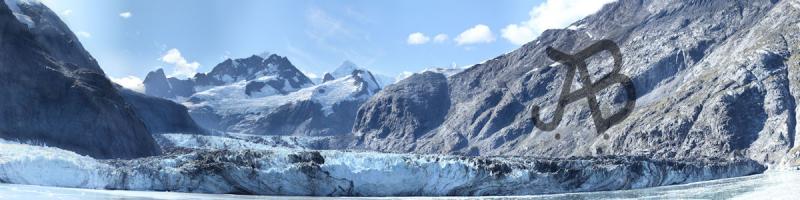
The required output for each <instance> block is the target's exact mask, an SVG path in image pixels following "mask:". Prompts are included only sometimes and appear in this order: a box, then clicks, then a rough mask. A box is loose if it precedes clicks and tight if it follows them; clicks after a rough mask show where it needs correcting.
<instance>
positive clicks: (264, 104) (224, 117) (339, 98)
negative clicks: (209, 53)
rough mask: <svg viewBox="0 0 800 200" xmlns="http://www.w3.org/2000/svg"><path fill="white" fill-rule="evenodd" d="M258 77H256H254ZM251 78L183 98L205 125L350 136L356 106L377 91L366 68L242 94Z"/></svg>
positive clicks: (268, 132) (235, 129)
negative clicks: (291, 88) (288, 88)
mask: <svg viewBox="0 0 800 200" xmlns="http://www.w3.org/2000/svg"><path fill="white" fill-rule="evenodd" d="M256 80H258V79H256ZM249 84H250V82H247V81H239V82H236V83H232V84H228V85H223V86H217V87H213V88H210V89H207V90H205V91H201V92H198V93H196V94H194V95H192V96H191V97H190V98H189V99H188V101H186V102H185V103H184V105H186V106H187V107H188V108H189V109H190V113H191V114H192V116H193V117H194V118H195V120H197V121H199V122H200V123H201V124H203V125H204V126H206V127H207V128H210V129H214V130H219V131H225V132H235V133H247V134H260V135H306V136H319V135H349V133H350V130H351V128H352V125H353V120H354V119H355V114H356V113H355V112H356V110H358V107H359V106H360V105H361V103H363V102H364V101H366V100H367V99H368V98H369V97H371V96H372V95H374V94H375V93H377V92H378V91H379V90H380V87H379V85H377V83H376V82H375V81H374V79H373V78H372V76H371V75H370V74H369V73H368V72H364V71H360V70H356V71H354V72H352V73H351V74H350V75H347V76H344V77H342V78H338V79H335V80H331V81H328V82H325V83H322V84H319V85H315V86H311V87H306V88H302V89H299V90H297V91H295V92H291V93H288V94H281V93H277V92H274V91H264V90H262V91H260V92H258V93H250V94H249V95H248V94H247V88H248V87H247V85H249Z"/></svg>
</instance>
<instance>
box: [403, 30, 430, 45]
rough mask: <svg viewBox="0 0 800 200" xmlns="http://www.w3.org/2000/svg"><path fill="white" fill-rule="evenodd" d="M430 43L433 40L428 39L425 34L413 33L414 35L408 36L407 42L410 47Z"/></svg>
mask: <svg viewBox="0 0 800 200" xmlns="http://www.w3.org/2000/svg"><path fill="white" fill-rule="evenodd" d="M428 41H431V38H430V37H428V36H425V34H422V33H420V32H416V33H412V34H410V35H408V39H407V40H406V42H408V44H410V45H420V44H425V43H428Z"/></svg>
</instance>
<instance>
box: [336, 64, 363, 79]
mask: <svg viewBox="0 0 800 200" xmlns="http://www.w3.org/2000/svg"><path fill="white" fill-rule="evenodd" d="M355 70H364V69H362V68H360V67H358V65H356V64H355V63H353V62H351V61H349V60H345V61H344V62H342V64H341V65H339V67H337V68H336V69H335V70H333V72H331V75H333V77H335V78H342V77H346V76H349V75H351V74H353V71H355Z"/></svg>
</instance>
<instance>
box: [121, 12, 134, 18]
mask: <svg viewBox="0 0 800 200" xmlns="http://www.w3.org/2000/svg"><path fill="white" fill-rule="evenodd" d="M119 16H120V17H122V18H123V19H128V18H131V17H133V14H132V13H131V12H130V11H128V12H122V13H120V14H119Z"/></svg>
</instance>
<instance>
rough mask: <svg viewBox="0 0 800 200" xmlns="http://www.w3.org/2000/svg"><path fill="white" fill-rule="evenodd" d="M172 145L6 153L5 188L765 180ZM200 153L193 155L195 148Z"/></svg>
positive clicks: (639, 168) (427, 188)
mask: <svg viewBox="0 0 800 200" xmlns="http://www.w3.org/2000/svg"><path fill="white" fill-rule="evenodd" d="M207 137H209V138H204V139H205V140H219V141H216V142H207V143H204V145H205V146H203V145H198V144H193V143H191V141H192V140H194V139H191V138H186V137H181V136H178V135H168V136H166V138H169V139H167V140H170V141H172V142H173V143H175V144H180V145H178V146H175V147H173V148H174V149H175V150H173V151H170V152H169V153H168V154H166V155H163V156H157V157H148V158H141V159H135V160H96V159H92V158H90V157H85V156H80V155H77V154H75V153H72V152H69V151H65V150H60V149H57V148H51V147H40V146H32V145H25V144H14V143H11V142H5V143H2V144H0V149H3V151H2V152H0V182H3V183H14V184H33V185H42V186H58V187H73V188H91V189H116V190H148V191H177V192H199V193H224V194H258V195H303V196H450V195H465V196H476V195H529V194H550V193H564V192H583V191H604V190H618V189H631V188H644V187H654V186H662V185H673V184H680V183H689V182H697V181H704V180H710V179H719V178H728V177H736V176H743V175H750V174H755V173H760V172H762V171H764V167H762V166H761V165H758V164H757V163H755V162H751V161H719V160H717V161H713V162H712V161H708V162H701V161H697V162H667V161H650V160H647V159H644V158H600V159H597V158H596V159H578V158H576V159H534V158H495V157H462V156H440V155H412V154H389V153H374V152H345V151H332V150H327V151H313V150H300V149H292V148H283V147H277V148H276V147H271V146H266V145H259V144H258V143H252V142H251V143H248V142H246V141H245V142H239V143H238V144H240V145H231V144H237V143H234V142H233V141H232V140H235V139H234V138H232V137H225V138H223V137H214V136H207ZM195 145H197V146H202V148H188V146H195Z"/></svg>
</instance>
